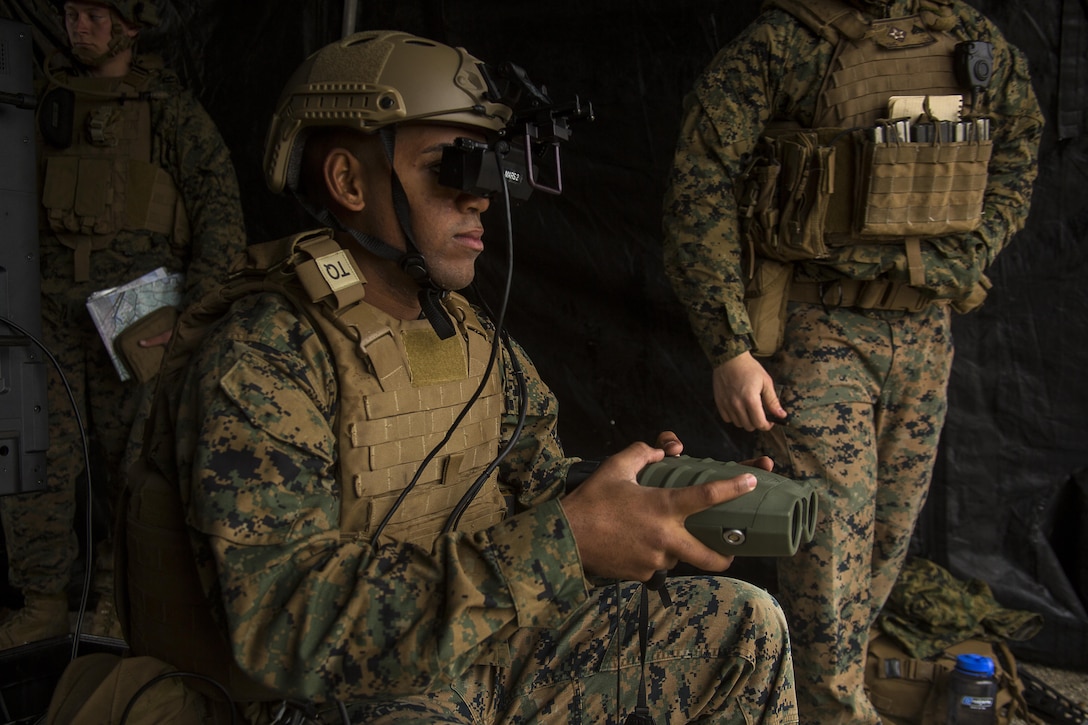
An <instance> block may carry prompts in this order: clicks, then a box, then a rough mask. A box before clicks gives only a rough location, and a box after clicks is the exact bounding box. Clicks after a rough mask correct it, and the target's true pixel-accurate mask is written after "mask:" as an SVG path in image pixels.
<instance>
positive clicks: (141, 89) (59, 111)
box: [38, 57, 189, 282]
mask: <svg viewBox="0 0 1088 725" xmlns="http://www.w3.org/2000/svg"><path fill="white" fill-rule="evenodd" d="M160 67H161V62H160V61H158V60H157V59H156V58H153V57H143V58H141V59H140V63H139V64H135V63H134V64H133V67H132V70H131V71H130V72H129V73H128V75H126V76H124V77H123V78H90V77H83V76H73V75H69V74H68V73H67V72H65V71H52V72H51V73H50V74H49V78H50V81H51V82H50V84H49V86H48V87H47V88H46V89H45V91H44V92H43V94H42V103H41V104H40V106H39V114H38V123H39V128H40V129H42V133H41V136H42V139H41V143H40V144H39V148H40V149H41V171H40V178H41V179H42V189H41V204H42V207H43V210H44V216H45V218H44V223H43V229H46V228H47V229H50V230H52V231H53V233H54V234H56V236H57V238H58V239H59V240H60V242H61V243H62V244H64V245H65V246H67V247H69V248H71V249H73V250H74V251H75V269H74V280H75V281H76V282H83V281H86V280H87V279H88V278H89V272H90V255H91V252H92V251H94V250H99V249H105V248H106V247H108V246H109V245H110V243H111V242H112V241H113V239H114V238H115V237H116V235H117V233H118V232H119V231H121V230H132V231H139V230H147V231H150V232H156V233H160V234H165V235H167V236H168V237H170V238H172V239H176V240H178V241H179V242H181V243H184V242H185V241H186V240H187V239H188V237H189V228H188V216H187V215H186V213H185V209H184V208H183V204H182V199H181V196H180V195H179V194H178V191H177V188H176V187H175V185H174V180H173V179H172V178H171V177H170V174H168V173H167V172H166V171H165V170H163V169H162V168H161V167H160V166H158V165H157V164H156V163H155V161H154V160H153V159H152V158H151V103H150V99H152V98H160V97H162V98H165V97H167V94H166V93H165V92H162V91H148V88H149V87H151V85H152V82H153V80H154V79H155V78H156V77H157V76H158V75H159V68H160Z"/></svg>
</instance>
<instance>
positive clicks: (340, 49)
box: [264, 30, 513, 194]
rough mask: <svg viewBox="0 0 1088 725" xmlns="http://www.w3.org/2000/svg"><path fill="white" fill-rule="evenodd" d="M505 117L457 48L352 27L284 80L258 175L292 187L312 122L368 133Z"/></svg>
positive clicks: (481, 125)
mask: <svg viewBox="0 0 1088 725" xmlns="http://www.w3.org/2000/svg"><path fill="white" fill-rule="evenodd" d="M512 116H513V110H512V109H511V108H510V107H509V106H508V105H506V104H504V103H501V102H500V101H499V94H498V92H497V91H496V90H495V89H494V88H493V87H492V86H491V82H490V80H489V78H488V76H487V75H486V73H485V72H484V71H483V63H482V61H480V60H479V59H477V58H475V57H474V56H472V55H470V54H469V53H468V52H467V51H466V50H465V49H464V48H453V47H450V46H448V45H443V44H442V43H437V42H435V41H433V40H428V39H426V38H421V37H418V36H415V35H410V34H409V33H404V32H400V31H391V30H372V31H364V32H361V33H356V34H354V35H350V36H348V37H346V38H343V39H342V40H340V41H338V42H335V43H331V44H330V45H327V46H325V47H324V48H322V49H321V50H318V51H317V52H315V53H314V54H312V55H311V56H310V57H309V58H307V59H306V60H305V61H304V62H303V64H302V65H301V66H300V67H299V68H298V70H296V71H295V73H294V74H293V75H292V76H291V78H290V79H289V80H288V81H287V84H286V85H285V87H284V90H283V93H282V94H281V95H280V98H279V102H278V103H277V105H276V112H275V114H274V115H273V117H272V123H271V125H270V126H269V130H268V136H267V138H266V141H265V154H264V171H265V181H266V183H267V184H268V187H269V188H270V189H271V190H272V191H273V192H275V193H277V194H278V193H281V192H283V191H284V189H285V188H286V189H290V190H296V189H297V186H298V174H299V167H300V164H301V158H302V149H303V147H304V146H305V142H306V139H305V136H306V132H307V131H309V130H311V129H314V128H319V127H333V126H338V127H344V128H352V129H357V130H360V131H365V132H371V131H377V130H379V129H381V128H383V127H386V126H389V125H391V124H396V123H402V122H404V121H418V120H428V121H434V122H441V123H450V124H456V125H460V126H467V127H471V128H477V129H481V130H483V131H484V132H491V133H497V132H499V131H501V130H502V129H503V128H504V127H505V126H506V124H507V123H508V122H509V121H510V119H511V117H512Z"/></svg>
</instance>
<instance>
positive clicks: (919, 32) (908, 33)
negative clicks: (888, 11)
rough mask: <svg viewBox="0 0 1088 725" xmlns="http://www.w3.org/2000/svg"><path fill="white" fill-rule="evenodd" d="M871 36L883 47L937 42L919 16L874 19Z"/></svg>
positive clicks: (916, 45) (893, 47) (917, 45)
mask: <svg viewBox="0 0 1088 725" xmlns="http://www.w3.org/2000/svg"><path fill="white" fill-rule="evenodd" d="M869 38H870V39H871V40H872V41H873V42H874V43H876V44H877V45H879V46H880V47H882V48H888V49H891V50H895V49H896V48H917V47H920V46H923V45H931V44H933V43H936V42H937V38H935V37H934V36H933V33H931V32H930V31H929V29H928V28H926V27H925V25H923V24H922V21H921V18H919V17H918V16H910V17H905V18H887V19H884V20H874V21H873V25H872V28H871V29H870V31H869Z"/></svg>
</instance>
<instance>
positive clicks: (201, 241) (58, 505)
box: [0, 56, 245, 594]
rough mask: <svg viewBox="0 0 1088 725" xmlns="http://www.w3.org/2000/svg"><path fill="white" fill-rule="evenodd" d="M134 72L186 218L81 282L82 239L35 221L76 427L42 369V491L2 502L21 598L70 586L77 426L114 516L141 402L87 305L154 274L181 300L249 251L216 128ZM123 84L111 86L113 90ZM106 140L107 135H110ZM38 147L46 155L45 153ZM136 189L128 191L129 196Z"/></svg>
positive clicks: (157, 74) (162, 84) (98, 265)
mask: <svg viewBox="0 0 1088 725" xmlns="http://www.w3.org/2000/svg"><path fill="white" fill-rule="evenodd" d="M133 66H134V70H135V72H136V73H138V74H139V76H140V82H141V83H146V86H145V89H146V90H147V92H148V93H149V94H151V99H150V101H149V104H150V109H149V110H150V130H151V139H150V141H151V148H150V151H151V158H150V159H149V161H150V162H151V163H152V164H154V165H157V166H158V167H160V168H161V169H162V170H164V171H165V172H166V173H168V174H169V175H170V177H172V179H173V182H174V185H175V187H176V189H177V192H178V196H179V198H180V201H181V203H182V204H183V206H184V210H185V219H184V220H181V219H179V220H177V221H178V224H179V225H182V226H186V225H185V221H187V229H188V233H187V234H186V233H184V232H182V233H163V232H157V231H156V232H152V231H150V230H147V229H140V228H123V229H121V230H120V231H117V232H116V235H115V236H114V237H113V238H112V240H110V241H109V242H108V245H107V246H105V247H104V248H100V249H95V250H94V251H92V252H91V253H90V257H89V263H88V266H87V267H86V269H84V270H82V271H81V272H79V273H77V262H76V253H75V251H74V250H73V248H72V246H71V239H72V238H78V237H79V236H80V234H79V233H73V234H71V235H69V245H68V246H66V245H65V244H64V243H62V241H61V239H60V238H59V237H58V236H57V234H55V233H53V232H52V231H51V227H50V223H49V219H48V218H47V216H46V214H45V213H43V215H42V219H41V220H40V221H39V229H40V249H41V272H42V330H43V339H44V342H45V344H46V346H47V347H48V349H49V350H50V352H52V354H53V355H55V356H56V358H57V360H58V362H59V365H60V368H61V370H62V371H63V373H64V381H66V382H67V384H68V385H69V386H70V388H71V392H72V395H73V396H74V398H75V401H76V404H77V405H78V406H79V408H78V410H79V416H80V421H77V419H76V417H75V415H74V413H73V411H72V403H71V401H70V399H69V397H68V394H67V392H66V390H65V387H64V381H62V380H61V378H60V377H59V376H58V375H57V373H56V371H55V370H54V368H53V367H52V366H49V372H48V398H47V400H48V404H49V412H50V415H49V449H48V452H47V465H48V482H47V488H46V490H45V491H44V492H42V493H34V494H22V495H17V496H6V497H4V498H3V499H2V500H0V510H2V513H3V521H4V533H5V537H6V542H7V550H8V557H9V563H10V581H11V583H12V584H13V585H14V586H16V587H19V588H20V589H22V590H23V591H24V592H27V591H31V592H38V593H43V594H57V593H61V592H65V591H66V587H67V585H68V581H69V577H70V574H71V565H72V562H73V560H74V557H75V555H76V551H77V543H76V539H75V534H74V533H73V529H72V524H73V514H74V511H75V505H76V482H77V480H84V479H82V478H81V477H82V474H83V473H84V472H85V469H84V449H83V444H82V440H81V437H80V428H79V425H78V423H79V422H82V425H83V428H84V429H85V430H86V433H87V435H88V437H89V444H90V453H91V470H92V471H93V473H94V481H93V483H94V487H95V489H94V499H95V500H96V501H97V502H99V503H98V505H103V504H104V503H106V502H107V501H108V502H110V505H111V506H112V503H113V499H114V497H115V495H116V492H117V491H116V489H117V485H118V483H119V475H120V474H121V471H122V470H123V465H124V464H123V459H124V458H125V457H126V446H127V445H128V442H129V434H130V431H131V429H132V427H133V422H134V420H135V418H136V416H137V412H138V409H139V408H141V407H142V405H143V403H142V402H141V398H143V397H145V396H142V395H141V391H142V389H143V388H142V386H140V385H139V384H137V383H136V382H135V381H134V380H131V379H130V380H129V381H127V382H122V381H121V380H120V378H119V376H118V373H117V372H116V370H115V369H114V366H113V363H112V362H111V360H110V357H109V355H108V354H107V352H106V349H105V346H104V345H103V343H102V340H101V338H100V337H99V334H98V331H97V329H96V328H95V326H94V323H93V322H92V320H91V318H90V315H89V314H88V312H87V308H86V302H87V297H88V295H90V294H91V293H92V292H95V291H98V290H102V289H106V288H110V287H115V286H117V285H120V284H122V283H125V282H129V281H131V280H133V279H135V278H137V277H139V276H141V275H143V274H145V273H147V272H150V271H151V270H153V269H155V268H157V267H160V266H165V267H166V268H167V270H169V271H179V272H183V273H185V275H186V295H187V296H192V295H195V294H199V290H200V289H201V288H203V287H204V286H205V284H206V283H207V281H208V280H210V279H212V278H215V277H219V276H221V275H222V274H224V273H225V272H226V270H227V268H228V266H229V261H230V259H231V257H232V256H233V255H234V254H236V253H238V252H240V251H241V250H242V248H243V246H244V244H245V229H244V225H243V221H242V211H241V203H240V200H239V193H238V184H237V180H236V178H235V174H234V168H233V166H232V164H231V159H230V153H229V151H228V149H227V147H226V145H225V144H224V142H223V140H222V138H221V137H220V135H219V132H218V130H217V129H216V127H215V124H214V123H213V121H212V119H211V118H210V117H209V116H208V114H207V112H206V111H205V110H204V109H203V107H202V106H201V105H200V103H199V102H198V101H197V100H196V99H195V98H194V97H193V96H192V95H191V93H190V92H188V91H187V90H184V89H183V88H182V87H181V86H180V83H179V80H178V78H177V76H176V75H175V74H174V73H173V72H171V71H169V70H166V69H164V68H162V63H161V61H159V60H158V59H157V58H154V57H151V56H137V57H136V59H135V61H134V64H133ZM54 74H55V75H54V77H56V78H58V79H60V80H61V81H62V82H66V81H65V79H71V82H72V83H73V84H79V83H80V82H81V81H82V80H87V81H88V82H89V80H88V79H83V78H82V77H81V76H80V75H79V73H78V72H77V71H75V70H73V69H71V68H67V67H65V68H62V69H54ZM121 80H122V79H113V83H114V86H116V84H117V82H119V81H121ZM50 88H51V86H47V87H46V88H44V89H43V90H42V93H41V94H40V95H42V96H44V94H45V93H47V92H48V91H49V90H50ZM96 88H97V89H99V90H101V89H102V88H103V86H101V85H98V86H96ZM111 103H114V104H115V103H116V101H111V100H109V99H107V98H106V97H103V100H102V101H101V104H102V106H108V105H110V104H111ZM83 122H84V119H82V118H80V119H75V121H74V127H75V129H76V133H81V132H83V129H84V128H85V127H84V126H83ZM110 131H111V129H109V128H108V127H107V129H106V133H107V135H108V134H109V133H110ZM42 148H43V153H44V154H45V155H48V153H49V147H48V146H45V145H43V147H42ZM137 191H138V190H135V189H131V188H130V189H128V190H127V192H128V193H129V194H133V195H135V193H136V192H137ZM127 455H131V453H129V454H127ZM108 520H109V519H108V518H107V521H108ZM106 563H107V564H108V561H107V562H106ZM107 578H108V577H107ZM107 586H108V584H107Z"/></svg>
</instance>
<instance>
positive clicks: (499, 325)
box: [370, 154, 516, 546]
mask: <svg viewBox="0 0 1088 725" xmlns="http://www.w3.org/2000/svg"><path fill="white" fill-rule="evenodd" d="M495 157H496V162H497V163H498V164H499V169H500V175H499V176H500V178H501V179H502V180H503V182H502V189H503V198H504V200H505V202H506V230H507V235H506V236H507V249H508V253H509V258H508V262H507V269H508V271H507V280H506V287H505V289H504V292H503V301H502V305H501V306H500V307H499V317H498V318H497V319H496V320H494V323H495V330H496V332H495V336H494V337H493V338H492V340H491V354H490V355H489V356H488V359H487V366H486V367H485V369H484V373H483V376H482V377H481V378H480V384H479V385H477V386H476V390H475V391H474V392H473V393H472V396H471V397H470V398H469V400H468V402H467V403H465V405H464V407H463V408H462V409H461V412H460V413H458V414H457V417H456V418H455V419H454V421H453V423H451V424H450V427H449V429H448V430H447V431H446V434H445V435H444V436H443V437H442V440H440V441H439V442H438V443H437V444H436V445H435V446H434V447H433V448H432V449H431V450H430V452H428V453H427V455H426V456H424V457H423V460H422V462H421V463H420V464H419V467H418V468H416V472H415V474H414V475H413V476H412V480H411V481H409V482H408V485H407V486H405V487H404V488H403V489H402V490H401V492H400V494H399V495H398V496H397V500H396V501H394V502H393V505H392V506H391V507H390V508H389V511H387V512H386V514H385V516H384V517H383V518H382V520H381V523H379V524H378V527H377V528H376V529H375V531H374V535H373V536H372V537H371V539H370V543H371V546H377V545H378V537H379V536H381V534H382V532H383V531H384V530H385V527H386V526H388V525H389V522H390V521H391V520H392V519H393V514H395V513H396V511H397V509H398V508H400V506H401V504H402V503H404V500H405V499H406V498H408V494H409V493H411V492H412V490H413V489H414V488H415V487H416V485H417V484H418V483H419V478H420V476H422V475H423V471H424V470H425V469H426V468H427V465H428V464H430V462H431V461H432V460H433V459H434V457H435V456H437V455H438V452H439V451H440V450H442V447H443V446H445V445H446V443H448V442H449V440H450V438H452V437H453V434H454V432H455V431H456V430H457V427H458V426H459V425H461V422H462V421H463V420H464V419H465V416H467V415H468V412H469V410H471V409H472V406H473V405H475V404H476V401H477V400H479V398H480V395H481V394H483V390H484V388H485V387H486V386H487V382H488V379H489V378H490V377H491V371H492V370H493V369H494V367H495V360H496V358H497V357H498V351H499V338H500V337H501V334H500V333H501V331H502V329H503V324H504V320H505V317H506V306H507V302H508V301H509V297H510V286H511V277H512V274H511V271H512V267H513V251H512V248H513V236H514V233H513V219H512V215H511V211H510V192H509V189H508V188H507V184H506V177H505V176H503V175H502V173H501V170H502V162H501V160H500V159H499V154H496V155H495ZM512 440H516V439H512ZM504 455H505V454H504ZM481 485H482V484H481ZM472 488H476V486H475V485H474V486H473V487H472ZM472 488H470V490H472ZM477 490H478V488H477ZM448 522H449V519H447V523H448Z"/></svg>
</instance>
